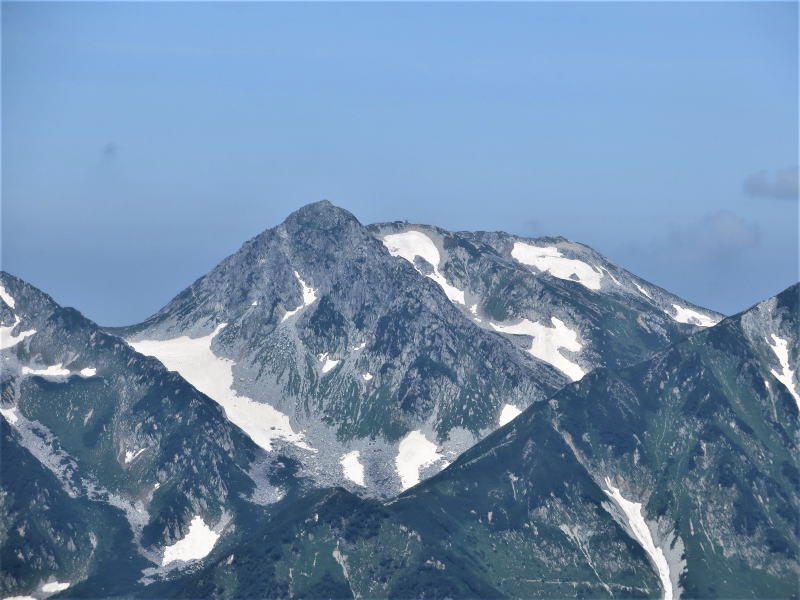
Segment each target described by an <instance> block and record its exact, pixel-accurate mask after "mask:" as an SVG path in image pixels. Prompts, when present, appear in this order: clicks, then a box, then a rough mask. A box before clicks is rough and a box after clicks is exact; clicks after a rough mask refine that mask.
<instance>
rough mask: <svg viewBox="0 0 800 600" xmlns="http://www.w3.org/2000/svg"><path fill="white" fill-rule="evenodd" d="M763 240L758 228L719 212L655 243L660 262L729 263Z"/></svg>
mask: <svg viewBox="0 0 800 600" xmlns="http://www.w3.org/2000/svg"><path fill="white" fill-rule="evenodd" d="M760 241H761V233H760V231H759V228H758V225H757V224H756V223H752V222H749V221H746V220H745V219H743V218H741V217H740V216H739V215H737V214H736V213H734V212H732V211H730V210H720V211H717V212H714V213H711V214H708V215H706V216H704V217H702V218H701V219H700V220H699V221H697V222H695V223H690V224H687V225H685V226H682V227H675V228H673V229H672V230H671V231H670V232H669V234H668V235H667V237H666V239H662V240H659V241H656V242H654V244H653V252H654V253H655V255H656V257H657V258H658V260H659V261H661V262H663V263H672V264H684V265H686V264H696V263H706V264H707V263H719V262H729V261H732V260H733V259H735V258H737V257H738V256H739V255H740V254H741V253H742V252H744V251H745V250H747V249H749V248H753V247H755V246H757V245H758V244H759V243H760Z"/></svg>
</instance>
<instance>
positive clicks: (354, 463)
mask: <svg viewBox="0 0 800 600" xmlns="http://www.w3.org/2000/svg"><path fill="white" fill-rule="evenodd" d="M360 459H361V452H360V451H358V450H353V451H352V452H348V453H347V454H345V455H343V456H342V458H341V459H340V460H339V463H340V464H341V465H342V472H343V473H344V476H345V477H346V478H347V479H349V480H350V481H352V482H353V483H357V484H358V485H360V486H362V487H365V484H364V465H362V464H361V460H360Z"/></svg>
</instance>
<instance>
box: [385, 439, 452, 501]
mask: <svg viewBox="0 0 800 600" xmlns="http://www.w3.org/2000/svg"><path fill="white" fill-rule="evenodd" d="M442 458H443V457H442V455H441V454H439V449H438V446H437V445H436V444H434V443H433V442H431V441H429V440H428V438H426V437H425V434H424V433H422V432H421V431H420V430H419V429H415V430H414V431H412V432H410V433H409V434H408V435H406V437H404V438H403V439H402V440H400V445H399V447H398V449H397V456H396V457H395V459H394V464H395V468H396V469H397V474H398V475H399V476H400V483H401V485H402V488H403V489H404V490H406V489H408V488H410V487H412V486H415V485H417V484H418V483H419V472H420V470H421V469H424V468H425V467H427V466H430V465H432V464H433V463H435V462H436V461H438V460H442Z"/></svg>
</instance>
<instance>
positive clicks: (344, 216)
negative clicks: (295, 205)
mask: <svg viewBox="0 0 800 600" xmlns="http://www.w3.org/2000/svg"><path fill="white" fill-rule="evenodd" d="M283 225H284V227H286V229H287V230H289V231H291V230H295V229H302V228H306V227H320V228H322V229H333V228H338V227H341V226H343V225H358V226H360V225H361V223H359V221H358V219H356V217H355V216H354V215H353V213H351V212H350V211H348V210H345V209H344V208H341V207H339V206H336V205H335V204H333V203H332V202H331V201H330V200H319V201H318V202H312V203H311V204H306V205H305V206H303V207H301V208H299V209H297V210H296V211H294V212H293V213H292V214H290V215H289V216H288V217H286V220H285V221H284V222H283Z"/></svg>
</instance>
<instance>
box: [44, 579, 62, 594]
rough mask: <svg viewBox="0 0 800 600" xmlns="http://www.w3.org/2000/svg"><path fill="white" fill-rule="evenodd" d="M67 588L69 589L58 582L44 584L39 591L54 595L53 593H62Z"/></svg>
mask: <svg viewBox="0 0 800 600" xmlns="http://www.w3.org/2000/svg"><path fill="white" fill-rule="evenodd" d="M68 587H69V584H68V583H60V582H58V581H52V582H50V583H45V584H44V585H43V586H42V588H41V589H42V591H43V592H45V593H48V594H54V593H55V592H63V591H64V590H65V589H67V588H68Z"/></svg>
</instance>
